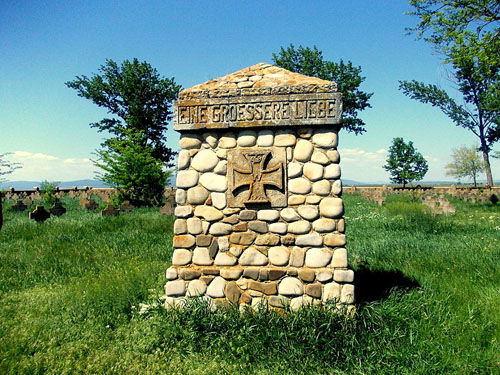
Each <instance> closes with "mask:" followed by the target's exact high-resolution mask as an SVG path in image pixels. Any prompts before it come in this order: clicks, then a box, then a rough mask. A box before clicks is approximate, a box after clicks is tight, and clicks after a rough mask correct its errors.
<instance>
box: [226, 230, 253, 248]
mask: <svg viewBox="0 0 500 375" xmlns="http://www.w3.org/2000/svg"><path fill="white" fill-rule="evenodd" d="M256 237H257V235H256V234H255V233H251V232H244V233H231V235H230V236H229V242H231V243H234V244H237V245H243V246H248V245H251V244H252V243H253V241H254V240H255V238H256Z"/></svg>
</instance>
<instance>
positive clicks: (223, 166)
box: [214, 160, 227, 175]
mask: <svg viewBox="0 0 500 375" xmlns="http://www.w3.org/2000/svg"><path fill="white" fill-rule="evenodd" d="M214 173H217V174H220V175H225V174H226V173H227V160H221V161H219V163H217V165H216V166H215V169H214Z"/></svg>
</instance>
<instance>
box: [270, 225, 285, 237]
mask: <svg viewBox="0 0 500 375" xmlns="http://www.w3.org/2000/svg"><path fill="white" fill-rule="evenodd" d="M269 232H271V233H278V234H285V233H286V232H287V225H286V223H281V222H280V223H271V224H269Z"/></svg>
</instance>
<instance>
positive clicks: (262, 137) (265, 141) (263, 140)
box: [257, 129, 274, 147]
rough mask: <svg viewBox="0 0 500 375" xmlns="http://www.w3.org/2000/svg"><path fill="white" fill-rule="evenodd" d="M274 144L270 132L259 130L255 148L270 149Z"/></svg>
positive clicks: (271, 132) (272, 135)
mask: <svg viewBox="0 0 500 375" xmlns="http://www.w3.org/2000/svg"><path fill="white" fill-rule="evenodd" d="M273 143H274V134H273V131H272V130H267V129H266V130H261V131H259V132H258V133H257V146H260V147H270V146H272V145H273Z"/></svg>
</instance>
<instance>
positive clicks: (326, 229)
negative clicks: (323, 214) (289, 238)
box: [313, 218, 335, 233]
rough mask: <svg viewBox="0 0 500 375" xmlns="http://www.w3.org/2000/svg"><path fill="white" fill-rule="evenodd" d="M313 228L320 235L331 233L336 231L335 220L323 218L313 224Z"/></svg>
mask: <svg viewBox="0 0 500 375" xmlns="http://www.w3.org/2000/svg"><path fill="white" fill-rule="evenodd" d="M313 228H314V230H315V231H316V232H319V233H330V232H333V231H334V230H335V220H332V219H325V218H321V219H318V220H315V221H314V222H313Z"/></svg>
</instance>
